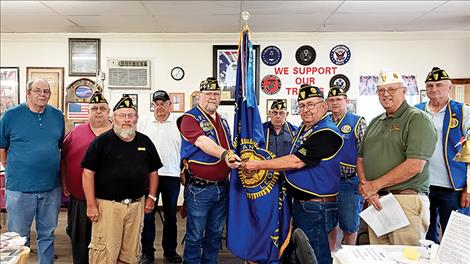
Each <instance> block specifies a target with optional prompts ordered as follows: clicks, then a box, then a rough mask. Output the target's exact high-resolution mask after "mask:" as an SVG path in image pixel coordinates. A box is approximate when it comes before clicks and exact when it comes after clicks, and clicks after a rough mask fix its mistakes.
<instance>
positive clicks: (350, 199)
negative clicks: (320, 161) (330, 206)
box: [338, 176, 363, 233]
mask: <svg viewBox="0 0 470 264" xmlns="http://www.w3.org/2000/svg"><path fill="white" fill-rule="evenodd" d="M358 185H359V178H358V177H357V176H355V177H349V178H341V181H340V184H339V194H338V220H339V227H340V228H341V230H343V231H346V232H348V233H355V232H357V231H358V230H359V223H360V221H359V213H360V212H361V210H362V202H363V199H362V196H361V195H360V194H359V192H358Z"/></svg>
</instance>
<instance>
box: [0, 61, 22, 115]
mask: <svg viewBox="0 0 470 264" xmlns="http://www.w3.org/2000/svg"><path fill="white" fill-rule="evenodd" d="M0 97H1V100H0V116H2V114H3V113H4V112H5V111H6V110H7V109H8V108H10V107H12V106H14V105H17V104H19V103H20V68H18V67H1V68H0Z"/></svg>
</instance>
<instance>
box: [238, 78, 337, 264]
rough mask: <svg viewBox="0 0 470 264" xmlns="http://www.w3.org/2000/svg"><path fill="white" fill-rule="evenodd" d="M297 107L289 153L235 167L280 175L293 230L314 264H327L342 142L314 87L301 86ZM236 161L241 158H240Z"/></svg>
mask: <svg viewBox="0 0 470 264" xmlns="http://www.w3.org/2000/svg"><path fill="white" fill-rule="evenodd" d="M298 103H299V110H300V115H301V118H302V121H303V122H302V125H301V126H300V128H299V131H298V134H297V136H296V138H295V140H294V144H293V146H292V149H291V151H290V154H289V155H286V156H283V157H280V158H275V159H272V160H262V159H253V158H252V159H250V160H249V161H245V162H244V163H242V166H241V168H242V170H243V171H244V173H247V174H250V173H251V174H255V175H259V174H260V173H262V172H265V170H276V171H285V172H286V181H287V183H288V187H289V191H290V192H291V193H292V196H293V198H294V203H293V211H292V214H293V228H294V229H297V228H300V229H302V230H303V231H304V232H305V234H306V235H307V237H308V239H309V241H310V245H311V246H312V248H313V250H314V252H315V256H316V258H317V260H318V263H320V264H327V263H328V264H329V263H331V262H332V259H331V253H330V247H329V244H328V233H329V232H330V231H331V229H332V228H333V225H334V223H335V214H336V210H337V203H336V195H337V194H338V191H339V182H340V169H339V165H340V164H339V162H340V158H341V155H340V152H341V148H342V146H343V138H342V136H341V135H340V133H339V130H338V128H337V127H336V125H335V124H334V123H333V121H332V120H331V117H330V116H328V115H327V109H328V106H327V104H326V102H325V100H324V98H323V92H322V91H321V90H320V88H318V87H316V86H311V85H309V84H303V85H302V86H301V87H300V90H299V96H298ZM241 157H242V159H244V156H243V154H242V156H241Z"/></svg>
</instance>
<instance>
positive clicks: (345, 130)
mask: <svg viewBox="0 0 470 264" xmlns="http://www.w3.org/2000/svg"><path fill="white" fill-rule="evenodd" d="M351 130H352V127H351V126H350V125H344V126H342V127H341V132H343V133H344V134H348V133H350V132H351Z"/></svg>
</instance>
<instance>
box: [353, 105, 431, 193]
mask: <svg viewBox="0 0 470 264" xmlns="http://www.w3.org/2000/svg"><path fill="white" fill-rule="evenodd" d="M436 141H437V133H436V129H435V128H434V125H433V123H432V121H431V119H430V118H429V115H428V114H427V113H425V112H423V111H421V110H419V109H416V108H414V107H411V106H410V105H408V103H407V102H406V101H405V102H403V103H402V105H401V106H400V107H399V108H398V110H397V111H396V112H395V113H394V114H393V115H391V116H387V115H386V114H385V113H383V114H381V115H379V116H377V117H375V118H374V119H373V120H372V122H371V123H370V125H369V126H368V127H367V129H366V132H365V134H364V139H363V141H362V144H361V146H360V147H359V152H358V156H359V157H362V158H364V160H363V164H364V173H365V177H366V179H367V180H375V179H377V178H380V177H382V176H383V175H384V174H385V173H387V172H388V171H390V170H391V169H393V168H394V167H396V166H398V165H399V164H400V163H402V162H404V161H405V160H406V159H407V158H413V159H422V160H426V161H428V160H429V159H430V158H431V156H432V154H433V152H434V147H435V146H436ZM409 188H411V189H414V190H416V191H418V192H428V191H429V162H426V165H425V166H424V169H423V172H422V173H418V174H416V176H414V177H413V178H411V179H409V180H408V181H405V182H402V183H399V184H396V185H394V186H390V187H388V188H386V189H384V190H404V189H409Z"/></svg>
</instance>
